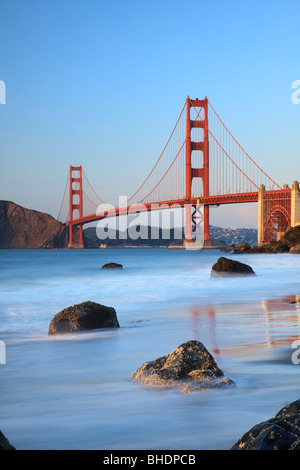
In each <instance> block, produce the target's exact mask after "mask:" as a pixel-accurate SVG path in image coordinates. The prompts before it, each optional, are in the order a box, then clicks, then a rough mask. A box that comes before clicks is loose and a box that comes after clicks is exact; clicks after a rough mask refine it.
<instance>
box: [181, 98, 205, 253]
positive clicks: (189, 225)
mask: <svg viewBox="0 0 300 470" xmlns="http://www.w3.org/2000/svg"><path fill="white" fill-rule="evenodd" d="M191 107H193V108H203V110H204V119H203V120H201V119H195V120H192V119H191ZM193 128H202V129H203V140H202V141H200V142H194V141H192V138H191V132H192V129H193ZM194 150H195V151H197V150H198V151H199V150H200V151H202V153H203V166H202V168H194V167H193V166H192V152H193V151H194ZM193 178H202V183H203V197H207V196H209V143H208V99H207V97H205V99H204V100H199V99H198V98H196V99H195V100H191V99H190V98H189V97H187V100H186V141H185V199H186V233H185V246H188V244H189V243H190V242H191V241H192V238H193V237H192V232H193V231H195V230H196V228H197V222H196V215H197V213H199V210H198V208H197V206H192V205H191V203H190V201H191V197H192V181H193ZM191 210H193V213H192V212H191ZM200 219H201V217H200ZM201 222H202V220H201ZM203 246H204V247H205V246H211V241H210V237H209V205H208V204H204V214H203Z"/></svg>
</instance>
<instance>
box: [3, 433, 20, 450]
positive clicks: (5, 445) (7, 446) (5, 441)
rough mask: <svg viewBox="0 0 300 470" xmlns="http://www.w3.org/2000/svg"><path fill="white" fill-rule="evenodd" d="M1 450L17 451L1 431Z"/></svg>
mask: <svg viewBox="0 0 300 470" xmlns="http://www.w3.org/2000/svg"><path fill="white" fill-rule="evenodd" d="M0 450H16V449H15V447H14V446H12V445H11V443H10V442H9V441H8V439H7V438H6V437H5V436H4V434H3V433H2V432H1V431H0Z"/></svg>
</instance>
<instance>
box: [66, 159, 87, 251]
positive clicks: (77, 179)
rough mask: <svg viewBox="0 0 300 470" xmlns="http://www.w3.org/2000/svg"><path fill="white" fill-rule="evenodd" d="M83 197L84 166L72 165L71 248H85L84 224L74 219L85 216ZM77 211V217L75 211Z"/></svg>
mask: <svg viewBox="0 0 300 470" xmlns="http://www.w3.org/2000/svg"><path fill="white" fill-rule="evenodd" d="M82 201H83V198H82V167H81V166H72V165H70V175H69V220H68V222H67V225H68V227H69V245H68V247H69V248H84V244H83V234H82V225H79V224H76V222H75V223H74V222H73V220H74V219H78V218H82V216H83V203H82ZM75 211H77V213H75V214H76V217H74V212H75Z"/></svg>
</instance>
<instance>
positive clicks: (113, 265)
mask: <svg viewBox="0 0 300 470" xmlns="http://www.w3.org/2000/svg"><path fill="white" fill-rule="evenodd" d="M122 268H123V266H122V264H118V263H106V264H104V265H103V266H102V268H101V269H122Z"/></svg>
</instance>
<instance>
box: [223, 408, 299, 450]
mask: <svg viewBox="0 0 300 470" xmlns="http://www.w3.org/2000/svg"><path fill="white" fill-rule="evenodd" d="M231 450H300V400H296V401H294V402H293V403H290V404H289V405H287V406H285V407H284V408H282V409H281V410H280V411H279V412H278V413H277V414H276V415H275V417H274V418H271V419H269V420H267V421H263V422H262V423H259V424H257V425H255V426H254V427H253V428H251V429H250V431H248V432H247V433H246V434H244V435H243V436H242V437H241V438H240V439H239V440H238V441H237V442H236V443H235V444H234V446H233V447H232V448H231Z"/></svg>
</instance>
